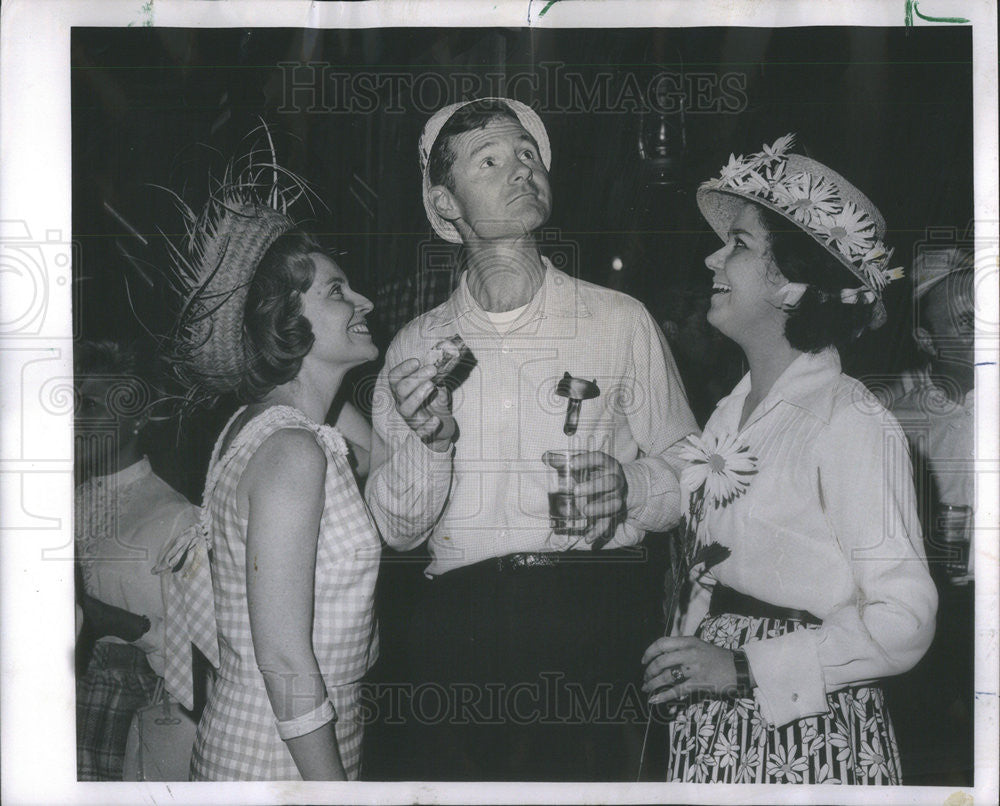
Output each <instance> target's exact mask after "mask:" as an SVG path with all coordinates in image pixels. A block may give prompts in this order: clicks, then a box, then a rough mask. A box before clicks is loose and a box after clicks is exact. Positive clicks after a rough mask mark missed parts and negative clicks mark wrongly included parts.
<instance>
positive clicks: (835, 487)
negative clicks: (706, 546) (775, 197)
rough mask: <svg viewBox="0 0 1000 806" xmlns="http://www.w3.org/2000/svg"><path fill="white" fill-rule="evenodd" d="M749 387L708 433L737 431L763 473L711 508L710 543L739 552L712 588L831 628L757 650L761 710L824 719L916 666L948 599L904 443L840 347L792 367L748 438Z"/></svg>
mask: <svg viewBox="0 0 1000 806" xmlns="http://www.w3.org/2000/svg"><path fill="white" fill-rule="evenodd" d="M749 390H750V378H749V375H747V376H745V377H744V378H743V380H741V381H740V382H739V384H737V386H736V388H735V389H734V390H733V392H732V393H731V394H730V395H729V396H728V397H726V398H723V400H721V401H720V402H719V404H718V407H717V408H716V410H715V412H714V414H713V415H712V417H711V419H710V420H709V422H708V424H707V425H706V427H705V433H706V436H709V435H714V436H723V435H733V434H735V435H737V443H738V444H743V445H747V446H748V447H749V453H750V454H752V455H754V456H756V457H757V473H756V474H755V475H753V476H752V477H751V480H750V486H749V489H748V490H747V491H746V492H745V493H744V494H743V495H742V496H741V497H739V498H737V499H735V500H733V501H731V502H729V503H728V504H727V505H725V506H720V507H717V508H713V507H712V505H711V504H706V506H705V514H704V518H703V519H702V522H701V526H700V528H699V537H700V539H701V540H702V541H707V542H712V541H713V540H714V541H717V542H718V543H720V544H722V545H724V546H727V547H729V548H730V550H731V552H732V553H731V555H730V556H729V557H728V558H727V559H726V560H724V561H723V562H721V563H719V564H718V565H716V566H715V567H714V568H713V569H711V571H710V572H709V574H708V575H705V576H704V577H702V580H701V581H702V583H703V584H707V585H711V584H714V582H713V579H714V580H717V581H718V582H720V583H722V584H724V585H727V586H729V587H731V588H733V589H735V590H737V591H739V592H741V593H744V594H748V595H750V596H753V597H755V598H757V599H761V600H763V601H765V602H769V603H771V604H775V605H780V606H783V607H789V608H795V609H799V610H808V611H809V612H810V613H812V614H813V615H815V616H817V617H819V618H821V619H822V620H823V624H822V626H821V627H819V628H818V629H815V630H798V631H795V632H792V633H788V634H786V635H783V636H780V637H777V638H768V639H764V640H760V641H755V642H751V643H749V644H747V645H746V646H745V647H744V649H745V651H746V654H747V658H748V660H749V662H750V667H751V670H752V672H753V676H754V678H755V680H756V683H757V689H756V692H755V694H756V698H757V701H758V704H759V706H760V710H761V712H762V714H763V715H764V717H765V718H766V719H767V720H768V722H769V723H771V724H773V725H783V724H786V723H788V722H790V721H792V720H794V719H799V718H801V717H805V716H809V715H812V714H818V713H822V712H825V711H826V710H827V702H826V693H827V692H828V691H833V690H836V689H838V688H842V687H844V686H847V685H851V684H857V683H862V682H865V681H871V680H874V679H877V678H880V677H884V676H887V675H893V674H899V673H901V672H904V671H906V670H907V669H909V668H911V667H912V666H913V665H914V664H916V662H917V661H918V660H919V659H920V658H921V657H922V656H923V654H924V652H926V650H927V648H928V646H929V645H930V643H931V639H932V638H933V636H934V619H935V613H936V610H937V591H936V589H935V587H934V584H933V582H932V581H931V578H930V575H929V573H928V570H927V561H926V558H925V557H924V551H923V543H922V539H921V532H920V525H919V522H918V520H917V510H916V501H915V495H914V490H913V480H912V473H911V468H910V458H909V453H908V449H907V444H906V440H905V437H904V436H903V433H902V431H901V429H900V428H899V425H898V424H897V423H896V421H895V419H893V417H892V415H890V414H889V413H888V412H886V410H885V409H884V408H883V407H882V406H881V405H880V404H879V403H878V401H877V400H876V399H875V398H874V396H873V395H872V394H871V393H870V392H868V390H867V389H866V388H865V387H864V385H863V384H861V383H860V382H858V381H856V380H855V379H853V378H850V377H848V376H846V375H844V374H842V373H841V371H840V357H839V355H838V354H837V353H836V351H835V350H832V349H830V350H826V351H823V352H822V353H819V354H804V355H802V356H800V357H799V358H797V359H796V360H795V361H793V362H792V364H791V365H789V367H788V368H787V369H786V370H785V372H784V373H783V374H782V375H781V377H780V378H779V379H778V380H777V382H776V383H775V384H774V386H773V387H772V389H771V391H770V393H769V394H768V395H767V397H766V398H765V399H764V401H763V402H762V403H761V404H760V405H759V406H758V407H757V409H756V410H755V411H754V412H753V413H752V414H751V416H750V418H749V419H748V420H747V422H746V424H745V425H744V426H743V428H742V429H740V428H739V421H740V416H741V414H742V410H743V404H744V401H745V400H746V396H747V394H748V392H749ZM689 492H690V491H685V493H688V494H689ZM685 506H686V504H685ZM709 576H710V577H711V578H712V579H709ZM699 598H700V608H701V612H704V608H705V607H706V606H707V599H706V598H705V597H704V596H702V597H699ZM698 608H699V606H698V605H695V606H693V608H692V612H690V613H689V616H688V618H687V619H685V624H686V625H691V624H692V621H693V618H692V617H696V616H697V615H698V612H697V611H698Z"/></svg>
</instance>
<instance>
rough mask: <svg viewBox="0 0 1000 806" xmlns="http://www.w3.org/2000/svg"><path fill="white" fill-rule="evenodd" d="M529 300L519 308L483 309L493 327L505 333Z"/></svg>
mask: <svg viewBox="0 0 1000 806" xmlns="http://www.w3.org/2000/svg"><path fill="white" fill-rule="evenodd" d="M530 304H531V303H530V302H527V303H525V304H524V305H522V306H521V307H520V308H514V309H513V310H512V311H499V312H494V311H483V313H484V314H486V318H487V319H489V320H490V322H491V323H492V324H493V327H495V328H496V329H497V331H498V332H499V333H501V334H503V333H506V332H507V331H508V330H510V328H511V325H513V324H514V322H515V321H516V320H517V318H518V317H519V316H520V315H521V314H522V313H524V311H525V309H527V307H528V305H530Z"/></svg>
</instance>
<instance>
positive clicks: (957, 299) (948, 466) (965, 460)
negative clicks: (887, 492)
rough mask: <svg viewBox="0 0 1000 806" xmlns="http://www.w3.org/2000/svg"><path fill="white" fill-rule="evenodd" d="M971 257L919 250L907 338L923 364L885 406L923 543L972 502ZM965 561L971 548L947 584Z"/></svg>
mask: <svg viewBox="0 0 1000 806" xmlns="http://www.w3.org/2000/svg"><path fill="white" fill-rule="evenodd" d="M972 258H973V256H972V252H971V251H969V250H967V249H956V248H947V247H943V248H927V249H923V250H921V251H920V253H919V254H918V255H917V257H916V259H915V260H914V262H913V298H914V304H915V317H914V319H915V321H914V330H913V335H914V340H915V341H916V342H917V346H918V347H920V350H921V351H922V352H923V353H924V355H925V356H926V357H927V363H926V364H925V365H924V366H923V367H921V368H920V369H917V370H913V371H909V372H906V373H904V374H903V375H902V377H901V382H900V387H901V388H900V389H899V390H897V391H898V392H899V393H898V394H896V395H894V398H893V400H892V406H891V409H892V412H893V414H895V415H896V418H897V419H898V420H899V423H900V425H901V426H902V427H903V430H904V431H906V434H907V437H908V438H909V440H910V443H911V447H912V449H913V452H914V455H915V459H916V464H917V470H918V475H922V476H923V478H922V479H921V478H918V490H920V491H921V493H922V499H923V500H924V502H925V503H929V504H931V507H930V508H931V509H933V510H934V513H933V514H934V519H933V521H934V522H933V523H929V524H925V532H927V537H928V539H929V540H933V539H935V532H936V531H939V527H942V526H943V527H944V528H950V527H951V522H952V521H955V522H956V523H957V521H958V520H959V519H960V518H959V517H958V516H956V515H955V513H956V512H958V513H960V514H961V513H964V514H965V515H971V510H972V506H973V504H974V501H973V498H974V494H975V489H974V476H973V472H972V471H973V467H972V459H973V452H974V448H975V444H974V439H975V434H974V420H975V417H974V398H975V394H974V390H973V385H974V381H975V378H974V369H975V367H974V356H973V350H974V347H975V310H974V295H973V260H972ZM921 470H923V471H925V472H923V473H922V474H921V472H920V471H921ZM921 481H923V482H924V483H923V484H921V483H919V482H921ZM928 482H929V484H928ZM945 508H947V509H945ZM925 509H927V507H926V506H925ZM945 548H949V547H948V546H944V545H931V546H930V547H929V549H930V551H929V552H928V554H929V556H931V558H932V559H933V556H932V555H933V554H935V553H938V554H939V553H940V550H941V549H945ZM935 550H938V551H935ZM969 563H971V552H970V553H968V555H967V556H962V557H955V558H953V560H952V561H950V562H947V563H946V564H947V566H948V574H947V575H948V577H949V579H950V581H951V582H952V584H965V583H967V582H969V581H970V580H971V578H972V568H971V564H969Z"/></svg>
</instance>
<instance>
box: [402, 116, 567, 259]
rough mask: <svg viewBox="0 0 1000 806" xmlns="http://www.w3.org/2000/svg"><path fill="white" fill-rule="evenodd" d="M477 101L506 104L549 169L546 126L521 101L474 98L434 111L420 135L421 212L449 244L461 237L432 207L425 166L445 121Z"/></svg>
mask: <svg viewBox="0 0 1000 806" xmlns="http://www.w3.org/2000/svg"><path fill="white" fill-rule="evenodd" d="M477 101H503V102H504V103H505V104H507V106H509V107H510V108H511V110H512V111H513V112H514V114H515V115H517V119H518V120H519V121H520V122H521V125H522V126H523V127H524V130H525V131H526V132H528V134H530V135H531V136H532V137H533V138H535V142H536V143H538V151H539V156H540V157H541V159H542V165H544V166H545V170H549V168H550V167H551V166H552V146H551V144H550V143H549V135H548V132H546V131H545V125H544V124H543V123H542V119H541V118H540V117H538V114H537V113H536V112H535V110H534V109H532V108H531V107H530V106H527V105H526V104H523V103H521V102H520V101H515V100H513V99H512V98H473V99H472V100H471V101H462V102H461V103H457V104H451V105H449V106H446V107H443V108H442V109H439V110H438V111H437V112H435V113H434V114H433V115H432V116H431V118H430V120H428V121H427V123H426V125H425V126H424V131H423V133H422V134H421V135H420V144H419V151H420V173H421V174H422V176H423V194H424V211H425V212H426V213H427V220H428V221H430V222H431V226H432V227H433V228H434V231H435V232H436V233H437V234H438V235H440V236H441V237H442V238H444V240H446V241H448V242H450V243H461V242H462V236H461V235H459V234H458V230H457V229H455V225H454V224H452V223H451V222H450V221H446V220H445V219H443V218H441V216H439V215H438V214H437V211H436V210H435V209H434V205H433V204H431V198H430V190H431V180H430V177H429V176H428V174H427V163H428V160H430V155H431V149H432V148H434V143H435V142H436V141H437V137H438V134H439V133H440V132H441V129H442V127H443V126H444V124H445V123H447V122H448V119H449V118H450V117H451V116H452V115H454V114H455V112H457V111H458V110H459V109H461V108H462V107H463V106H468V105H469V104H471V103H476V102H477Z"/></svg>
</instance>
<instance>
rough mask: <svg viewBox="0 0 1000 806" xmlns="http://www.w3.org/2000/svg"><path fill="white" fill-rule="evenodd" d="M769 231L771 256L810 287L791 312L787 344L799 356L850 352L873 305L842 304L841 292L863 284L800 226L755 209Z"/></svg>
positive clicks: (791, 277)
mask: <svg viewBox="0 0 1000 806" xmlns="http://www.w3.org/2000/svg"><path fill="white" fill-rule="evenodd" d="M754 207H756V208H757V212H758V213H759V214H760V220H761V223H762V224H763V225H764V226H765V227H766V228H767V231H768V240H769V243H770V248H771V256H772V257H773V258H774V262H775V264H776V265H777V267H778V269H779V270H780V271H781V273H782V275H783V276H784V277H785V278H786V279H788V280H789V281H790V282H793V283H805V284H806V285H808V286H809V288H808V289H807V290H806V292H805V293H804V294H803V295H802V299H801V300H799V303H798V305H796V306H795V308H793V309H792V310H790V311H789V312H788V319H787V320H786V322H785V338H786V339H788V343H789V344H790V345H792V347H794V348H795V349H796V350H801V351H802V352H804V353H818V352H820V351H821V350H824V349H826V348H827V347H836V348H838V349H840V348H843V347H846V346H847V345H849V344H850V343H851V342H853V341H854V340H855V339H857V338H858V336H860V335H861V333H862V332H863V331H864V329H865V328H866V327H867V326H868V325H869V324H870V323H871V321H872V316H873V314H874V312H875V303H874V302H865V301H864V300H863V299H860V298H859V299H858V300H857V301H856V302H842V301H841V299H840V291H841V289H844V288H857V287H858V286H860V285H861V281H860V280H859V279H858V278H857V277H855V276H854V275H853V274H851V272H849V271H848V270H847V268H846V267H845V266H844V265H843V264H842V263H841V262H840V261H839V260H837V259H836V258H835V257H834V256H833V255H831V254H830V253H829V252H828V251H827V250H826V249H824V248H823V247H822V246H820V245H819V244H818V243H817V242H816V241H814V240H813V238H812V236H810V235H808V234H807V233H806V232H804V231H803V230H802V229H800V228H799V227H798V226H796V225H795V224H793V223H792V222H790V221H789V220H788V219H787V218H785V217H784V216H782V215H780V214H779V213H776V212H774V211H773V210H769V209H768V208H766V207H763V206H761V205H759V204H754Z"/></svg>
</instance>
